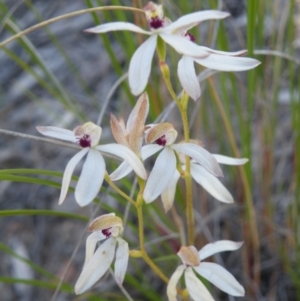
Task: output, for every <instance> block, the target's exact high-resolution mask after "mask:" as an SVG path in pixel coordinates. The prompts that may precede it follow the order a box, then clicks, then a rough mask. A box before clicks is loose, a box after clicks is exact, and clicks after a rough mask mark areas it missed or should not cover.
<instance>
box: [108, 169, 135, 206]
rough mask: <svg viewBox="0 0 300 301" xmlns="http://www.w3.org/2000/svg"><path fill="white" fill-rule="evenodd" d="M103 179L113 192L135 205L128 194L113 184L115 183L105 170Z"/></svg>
mask: <svg viewBox="0 0 300 301" xmlns="http://www.w3.org/2000/svg"><path fill="white" fill-rule="evenodd" d="M104 179H105V181H106V182H107V183H108V184H109V186H110V187H111V188H112V189H113V190H114V191H115V192H117V193H118V194H119V195H121V196H122V197H123V198H124V199H126V200H127V201H128V202H130V203H131V204H132V205H133V206H135V207H136V203H135V201H134V200H133V199H132V198H131V197H130V196H128V195H127V194H126V193H125V192H123V191H122V190H121V189H120V188H119V187H118V186H116V185H115V183H114V182H113V181H112V180H111V179H110V177H109V175H108V174H107V172H106V173H105V176H104Z"/></svg>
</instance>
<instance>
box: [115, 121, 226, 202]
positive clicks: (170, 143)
mask: <svg viewBox="0 0 300 301" xmlns="http://www.w3.org/2000/svg"><path fill="white" fill-rule="evenodd" d="M176 137H177V131H176V130H175V129H174V127H173V125H172V124H170V123H168V122H165V123H159V124H152V125H147V126H146V131H145V140H146V143H153V144H149V145H145V146H143V147H142V150H141V155H142V160H143V161H144V160H146V159H147V158H149V157H150V156H152V155H153V154H155V153H157V152H158V151H160V150H162V151H161V153H160V154H159V155H158V157H157V159H156V161H155V164H154V167H153V169H152V171H151V173H150V174H149V177H148V180H147V183H146V186H145V189H144V194H143V197H144V200H145V202H146V203H150V202H152V201H154V200H155V199H156V198H157V197H158V196H159V195H160V194H161V193H162V192H163V191H165V189H166V188H167V187H168V185H169V183H170V182H174V174H176V164H177V163H176V162H177V159H176V152H178V153H182V154H184V155H187V156H189V157H191V158H192V159H193V160H194V161H195V162H197V163H198V164H200V165H201V166H202V167H203V168H204V169H205V170H206V171H207V173H210V174H212V175H214V176H217V177H220V176H223V173H222V171H221V168H220V166H219V164H218V162H217V160H216V159H215V158H214V157H213V156H212V155H211V154H210V153H209V152H208V151H207V150H205V149H204V148H203V147H201V146H200V145H198V144H196V143H193V142H181V143H178V144H175V143H174V142H175V140H176ZM131 170H132V168H131V167H130V166H129V165H128V164H127V163H126V162H123V163H122V164H121V165H120V166H119V167H118V168H117V169H116V170H115V171H114V172H113V173H112V174H111V175H110V178H111V179H112V180H113V181H116V180H119V179H121V178H123V177H124V176H126V175H127V174H128V173H129V172H130V171H131ZM176 175H177V174H176ZM176 175H175V177H176ZM178 176H179V173H178ZM177 180H178V179H177Z"/></svg>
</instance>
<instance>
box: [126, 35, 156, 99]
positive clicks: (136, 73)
mask: <svg viewBox="0 0 300 301" xmlns="http://www.w3.org/2000/svg"><path fill="white" fill-rule="evenodd" d="M156 41H157V35H152V36H151V37H150V38H149V39H148V40H146V41H145V42H144V43H143V44H142V45H140V47H139V48H138V49H137V50H136V51H135V53H134V54H133V56H132V58H131V60H130V64H129V70H128V82H129V86H130V89H131V92H132V94H134V95H139V94H141V93H142V92H143V91H144V90H145V88H146V86H147V83H148V79H149V76H150V71H151V64H152V59H153V55H154V51H155V48H156Z"/></svg>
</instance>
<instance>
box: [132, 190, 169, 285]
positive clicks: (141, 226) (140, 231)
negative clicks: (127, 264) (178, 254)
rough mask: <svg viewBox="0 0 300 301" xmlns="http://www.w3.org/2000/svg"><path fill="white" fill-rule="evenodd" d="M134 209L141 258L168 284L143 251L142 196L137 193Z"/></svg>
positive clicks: (167, 280) (164, 276) (165, 277)
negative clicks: (136, 216)
mask: <svg viewBox="0 0 300 301" xmlns="http://www.w3.org/2000/svg"><path fill="white" fill-rule="evenodd" d="M136 204H137V206H136V209H137V213H138V220H139V239H140V248H141V252H142V257H143V259H144V260H145V261H146V263H147V264H148V265H149V266H150V268H151V269H152V270H153V271H154V272H155V273H156V274H157V275H158V276H159V277H160V278H161V279H162V280H163V281H164V282H166V283H168V282H169V278H168V277H167V276H166V275H165V274H164V273H163V272H162V271H161V270H160V269H159V267H158V266H157V265H156V264H155V263H154V262H153V261H152V260H151V258H150V257H149V256H148V254H147V251H146V249H145V239H144V219H143V209H142V206H143V199H142V194H141V193H139V196H138V200H137V201H136Z"/></svg>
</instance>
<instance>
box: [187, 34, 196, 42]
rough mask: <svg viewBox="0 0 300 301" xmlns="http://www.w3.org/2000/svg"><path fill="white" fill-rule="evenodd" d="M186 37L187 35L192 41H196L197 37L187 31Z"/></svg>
mask: <svg viewBox="0 0 300 301" xmlns="http://www.w3.org/2000/svg"><path fill="white" fill-rule="evenodd" d="M185 37H187V38H188V39H189V40H190V41H192V42H195V37H194V36H193V35H192V34H191V33H188V32H187V33H186V34H185Z"/></svg>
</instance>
